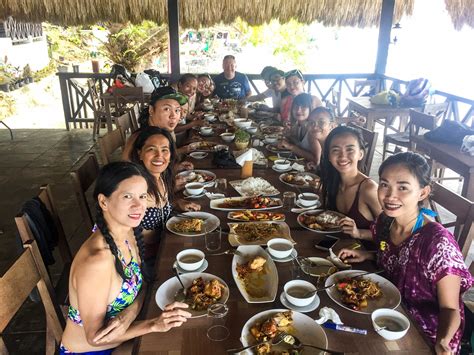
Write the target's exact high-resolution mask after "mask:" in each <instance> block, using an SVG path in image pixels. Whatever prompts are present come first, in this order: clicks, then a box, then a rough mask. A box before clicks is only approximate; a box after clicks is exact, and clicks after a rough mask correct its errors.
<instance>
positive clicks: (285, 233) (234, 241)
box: [227, 221, 296, 247]
mask: <svg viewBox="0 0 474 355" xmlns="http://www.w3.org/2000/svg"><path fill="white" fill-rule="evenodd" d="M269 223H275V224H277V225H278V229H279V232H280V233H278V234H277V235H275V236H272V237H270V238H265V239H261V240H255V241H247V240H245V239H244V238H243V237H241V236H240V235H238V234H237V233H235V228H236V227H237V226H238V225H252V224H269ZM227 225H228V226H229V243H230V245H232V246H234V247H235V246H239V245H267V242H268V241H269V240H270V239H274V238H284V239H287V240H289V241H290V242H292V243H293V244H296V242H295V241H294V239H293V238H291V233H290V227H289V226H288V224H286V222H280V221H262V222H235V223H227Z"/></svg>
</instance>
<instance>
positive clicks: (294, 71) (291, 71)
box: [285, 69, 304, 80]
mask: <svg viewBox="0 0 474 355" xmlns="http://www.w3.org/2000/svg"><path fill="white" fill-rule="evenodd" d="M290 76H297V77H299V78H300V79H301V80H304V76H303V73H302V72H301V71H299V70H298V69H293V70H290V71H289V72H286V73H285V79H287V78H289V77H290Z"/></svg>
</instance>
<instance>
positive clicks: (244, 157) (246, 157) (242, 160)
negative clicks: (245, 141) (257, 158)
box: [235, 148, 255, 166]
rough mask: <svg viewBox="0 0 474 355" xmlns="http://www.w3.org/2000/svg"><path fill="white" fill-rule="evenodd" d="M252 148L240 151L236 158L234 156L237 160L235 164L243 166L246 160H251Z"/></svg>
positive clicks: (252, 155)
mask: <svg viewBox="0 0 474 355" xmlns="http://www.w3.org/2000/svg"><path fill="white" fill-rule="evenodd" d="M254 150H255V149H254V148H250V149H249V150H247V151H246V152H244V153H242V154H241V155H239V156H238V157H237V158H235V161H236V162H237V164H239V165H240V166H244V164H245V162H246V161H249V160H250V161H253V157H254V154H255V153H254Z"/></svg>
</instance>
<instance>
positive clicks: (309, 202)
mask: <svg viewBox="0 0 474 355" xmlns="http://www.w3.org/2000/svg"><path fill="white" fill-rule="evenodd" d="M318 201H319V196H318V195H316V194H313V193H312V192H304V193H302V194H299V195H298V203H299V204H300V205H302V206H304V207H311V206H314V205H315V204H317V203H318Z"/></svg>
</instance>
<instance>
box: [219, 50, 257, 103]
mask: <svg viewBox="0 0 474 355" xmlns="http://www.w3.org/2000/svg"><path fill="white" fill-rule="evenodd" d="M222 68H223V69H224V72H223V73H221V74H219V75H217V76H216V77H215V78H214V84H215V85H216V89H215V91H214V94H215V95H217V96H218V97H219V98H221V99H236V100H243V99H245V98H247V97H249V96H250V95H251V94H252V90H250V83H249V79H247V76H246V75H245V74H242V73H239V72H237V71H236V70H235V68H236V63H235V57H234V56H233V55H226V56H225V57H224V60H223V62H222Z"/></svg>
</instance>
